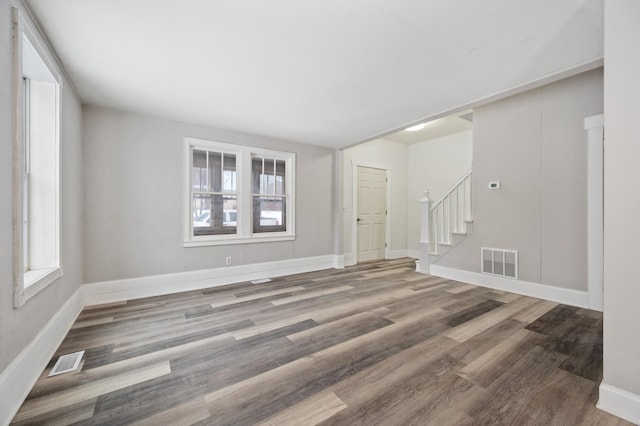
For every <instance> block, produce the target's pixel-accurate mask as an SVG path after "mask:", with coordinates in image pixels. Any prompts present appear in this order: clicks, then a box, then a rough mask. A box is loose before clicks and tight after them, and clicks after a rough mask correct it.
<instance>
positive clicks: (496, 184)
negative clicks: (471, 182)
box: [489, 182, 500, 189]
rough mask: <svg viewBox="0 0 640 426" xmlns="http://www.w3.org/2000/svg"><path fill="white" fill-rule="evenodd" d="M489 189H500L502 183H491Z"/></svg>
mask: <svg viewBox="0 0 640 426" xmlns="http://www.w3.org/2000/svg"><path fill="white" fill-rule="evenodd" d="M489 189H500V182H489Z"/></svg>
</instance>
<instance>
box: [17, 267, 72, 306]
mask: <svg viewBox="0 0 640 426" xmlns="http://www.w3.org/2000/svg"><path fill="white" fill-rule="evenodd" d="M62 275H63V272H62V266H56V267H53V268H43V269H33V270H30V271H27V272H25V273H24V277H23V285H24V291H23V292H22V294H21V297H20V304H19V305H20V306H22V305H24V304H25V302H26V301H27V300H29V299H31V298H32V297H33V296H35V295H36V294H38V293H39V292H40V291H42V290H44V289H45V288H46V287H47V286H48V285H49V284H51V283H53V282H54V281H55V280H57V279H58V278H60V277H61V276H62Z"/></svg>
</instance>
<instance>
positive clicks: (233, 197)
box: [191, 149, 238, 236]
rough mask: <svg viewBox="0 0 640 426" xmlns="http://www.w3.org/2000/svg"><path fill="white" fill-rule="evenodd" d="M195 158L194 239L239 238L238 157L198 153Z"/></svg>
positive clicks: (199, 150)
mask: <svg viewBox="0 0 640 426" xmlns="http://www.w3.org/2000/svg"><path fill="white" fill-rule="evenodd" d="M192 158H193V167H192V168H191V170H192V186H193V189H192V190H193V196H192V197H193V208H192V217H193V235H194V236H199V235H221V234H236V232H237V213H238V192H237V179H236V176H237V175H236V154H234V153H228V152H224V151H209V150H203V149H194V150H193V153H192Z"/></svg>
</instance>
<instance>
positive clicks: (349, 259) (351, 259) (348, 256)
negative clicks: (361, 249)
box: [344, 253, 358, 266]
mask: <svg viewBox="0 0 640 426" xmlns="http://www.w3.org/2000/svg"><path fill="white" fill-rule="evenodd" d="M356 263H358V262H357V261H356V257H355V256H354V255H353V253H345V254H344V265H345V266H353V265H355V264H356Z"/></svg>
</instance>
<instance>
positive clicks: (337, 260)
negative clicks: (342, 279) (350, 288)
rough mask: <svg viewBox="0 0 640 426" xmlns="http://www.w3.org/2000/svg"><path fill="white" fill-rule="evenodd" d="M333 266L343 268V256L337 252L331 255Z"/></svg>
mask: <svg viewBox="0 0 640 426" xmlns="http://www.w3.org/2000/svg"><path fill="white" fill-rule="evenodd" d="M333 267H334V268H336V269H344V256H343V255H341V254H337V255H335V256H333Z"/></svg>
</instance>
